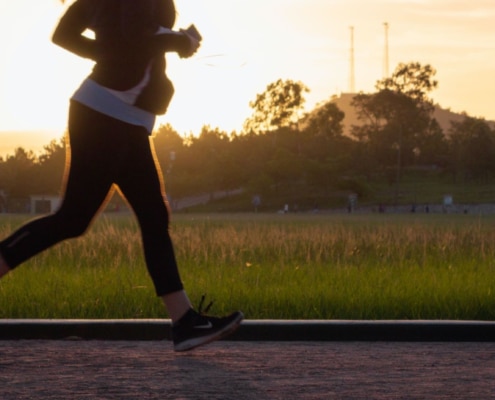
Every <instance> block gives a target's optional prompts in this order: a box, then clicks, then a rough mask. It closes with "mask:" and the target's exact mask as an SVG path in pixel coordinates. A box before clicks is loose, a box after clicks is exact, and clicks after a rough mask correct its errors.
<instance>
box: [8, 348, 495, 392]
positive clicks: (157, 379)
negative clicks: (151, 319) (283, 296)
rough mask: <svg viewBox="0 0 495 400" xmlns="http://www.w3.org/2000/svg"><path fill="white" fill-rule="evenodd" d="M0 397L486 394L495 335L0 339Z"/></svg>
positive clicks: (494, 363)
mask: <svg viewBox="0 0 495 400" xmlns="http://www.w3.org/2000/svg"><path fill="white" fill-rule="evenodd" d="M0 399H2V400H22V399H57V400H59V399H60V400H66V399H70V400H72V399H92V400H93V399H94V400H100V399H133V400H134V399H136V400H141V399H232V400H243V399H249V400H250V399H255V400H264V399H281V400H282V399H283V400H287V399H349V400H351V399H352V400H359V399H367V400H368V399H370V400H371V399H428V400H430V399H432V400H433V399H449V400H453V399H473V400H485V399H495V343H493V342H480V343H472V342H464V343H461V342H451V343H442V342H434V343H433V342H317V341H313V342H263V341H259V342H244V341H222V342H217V343H213V344H211V345H209V346H206V347H204V348H200V349H197V350H196V351H193V352H189V353H174V352H173V351H172V345H171V343H170V342H169V341H84V340H51V341H42V340H18V341H10V340H4V341H0Z"/></svg>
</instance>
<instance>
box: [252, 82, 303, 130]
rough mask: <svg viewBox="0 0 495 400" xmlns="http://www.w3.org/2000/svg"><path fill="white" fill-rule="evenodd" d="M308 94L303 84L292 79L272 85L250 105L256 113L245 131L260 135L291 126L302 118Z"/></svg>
mask: <svg viewBox="0 0 495 400" xmlns="http://www.w3.org/2000/svg"><path fill="white" fill-rule="evenodd" d="M306 92H309V89H308V88H307V87H306V86H305V85H304V84H303V83H301V82H295V81H292V80H290V79H289V80H282V79H279V80H278V81H276V82H273V83H270V84H269V85H268V86H267V88H266V90H265V91H264V92H263V93H261V94H258V95H257V96H256V99H255V100H254V101H251V102H250V103H249V106H250V107H251V108H252V109H253V110H254V113H253V115H252V116H251V117H250V118H248V119H247V120H246V122H245V123H244V129H245V130H246V131H247V132H249V131H253V132H257V133H260V132H267V131H272V130H276V129H280V128H283V127H289V126H291V125H292V124H294V123H295V122H297V121H298V119H299V118H300V116H301V115H300V114H301V111H302V109H303V107H304V104H305V102H306V99H305V98H304V93H306Z"/></svg>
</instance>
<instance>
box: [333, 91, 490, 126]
mask: <svg viewBox="0 0 495 400" xmlns="http://www.w3.org/2000/svg"><path fill="white" fill-rule="evenodd" d="M355 95H356V94H355V93H342V94H341V95H340V96H339V97H336V98H335V99H333V100H332V101H333V102H334V103H335V104H336V105H337V106H338V107H339V108H340V109H341V110H342V111H343V112H344V113H345V119H344V134H345V135H349V134H350V131H351V126H352V125H359V120H358V117H357V113H356V110H355V108H354V107H353V106H352V104H351V103H352V99H353V98H354V96H355ZM433 115H434V117H435V119H436V120H437V121H438V123H439V124H440V126H441V127H442V129H443V131H444V133H446V134H447V133H448V131H449V129H450V123H451V121H455V122H461V121H462V120H463V119H464V117H465V114H464V113H455V112H453V111H451V110H449V109H445V108H442V107H441V106H440V105H435V112H434V114H433ZM489 124H490V125H491V127H492V129H495V121H489Z"/></svg>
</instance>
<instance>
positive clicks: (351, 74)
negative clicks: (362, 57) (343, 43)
mask: <svg viewBox="0 0 495 400" xmlns="http://www.w3.org/2000/svg"><path fill="white" fill-rule="evenodd" d="M349 30H350V31H351V49H350V56H349V58H350V59H349V66H350V71H349V92H350V93H355V92H356V77H355V74H354V27H353V26H350V27H349Z"/></svg>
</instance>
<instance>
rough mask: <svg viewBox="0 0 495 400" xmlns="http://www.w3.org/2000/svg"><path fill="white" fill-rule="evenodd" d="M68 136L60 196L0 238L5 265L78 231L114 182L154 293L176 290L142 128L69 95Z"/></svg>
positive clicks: (159, 190)
mask: <svg viewBox="0 0 495 400" xmlns="http://www.w3.org/2000/svg"><path fill="white" fill-rule="evenodd" d="M69 140H70V168H69V170H68V174H66V178H65V179H66V182H65V196H64V199H63V202H62V204H61V206H60V208H59V209H58V210H57V211H56V212H55V213H54V214H52V215H48V216H45V217H42V218H39V219H35V220H33V221H31V222H28V223H27V224H26V225H24V226H22V227H21V228H20V229H19V230H17V231H16V232H14V233H13V234H12V235H10V236H9V237H8V238H6V239H5V240H3V241H2V242H0V254H2V256H3V258H4V259H5V261H6V262H7V265H8V266H9V268H11V269H13V268H15V267H17V266H18V265H19V264H21V263H22V262H24V261H26V260H27V259H28V258H30V257H32V256H34V255H35V254H37V253H39V252H41V251H43V250H45V249H47V248H48V247H50V246H53V245H54V244H56V243H58V242H60V241H62V240H65V239H69V238H74V237H77V236H80V235H82V234H83V233H84V232H85V231H86V229H87V228H88V227H89V225H90V224H91V221H92V219H93V217H94V216H95V215H96V214H97V213H98V211H99V209H100V208H101V207H102V205H103V204H104V203H105V199H106V198H107V196H108V193H109V192H110V190H111V188H112V185H113V184H114V183H115V184H116V185H117V186H118V187H119V189H120V191H121V192H122V194H123V195H124V196H125V198H126V199H127V201H128V203H129V205H130V206H131V207H132V209H133V211H134V213H135V215H136V217H137V219H138V222H139V226H140V229H141V235H142V240H143V247H144V255H145V259H146V264H147V267H148V272H149V274H150V276H151V279H152V280H153V283H154V285H155V290H156V293H157V295H158V296H163V295H165V294H169V293H173V292H176V291H179V290H182V289H183V285H182V282H181V280H180V276H179V272H178V269H177V263H176V259H175V255H174V249H173V245H172V241H171V239H170V235H169V231H168V225H169V210H168V206H167V202H166V198H165V191H164V187H163V182H162V177H161V172H160V169H159V166H158V164H157V162H156V160H155V158H154V156H153V152H152V149H151V144H150V139H149V136H148V134H147V132H146V130H145V129H144V128H142V127H139V126H135V125H130V124H127V123H125V122H122V121H119V120H116V119H114V118H111V117H108V116H106V115H103V114H101V113H98V112H96V111H94V110H91V109H89V108H87V107H85V106H83V105H81V104H80V103H77V102H74V101H73V102H72V103H71V106H70V111H69ZM68 154H69V153H68Z"/></svg>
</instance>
